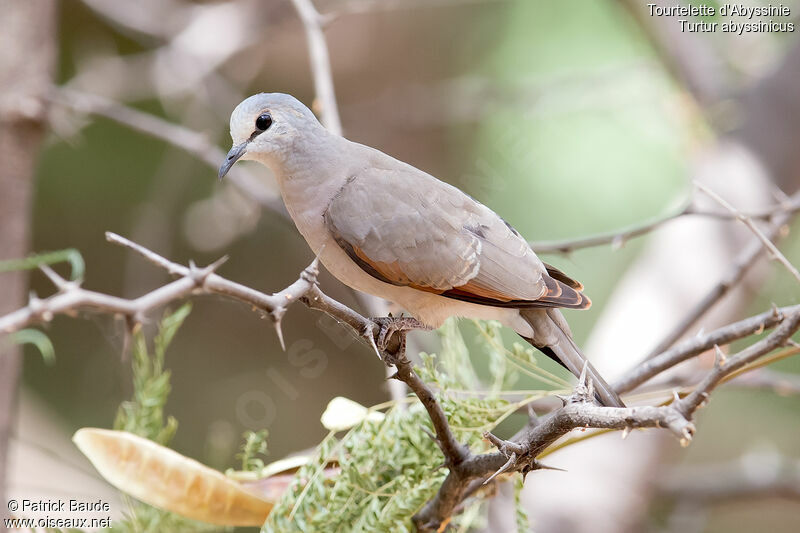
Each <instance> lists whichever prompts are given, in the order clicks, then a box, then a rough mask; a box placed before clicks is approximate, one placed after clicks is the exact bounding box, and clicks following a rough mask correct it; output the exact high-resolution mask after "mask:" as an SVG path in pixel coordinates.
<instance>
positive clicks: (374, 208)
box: [324, 166, 588, 307]
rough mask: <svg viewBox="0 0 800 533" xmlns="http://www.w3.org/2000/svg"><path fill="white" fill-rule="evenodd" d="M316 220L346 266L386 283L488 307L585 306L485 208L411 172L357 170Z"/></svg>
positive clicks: (585, 301) (577, 294) (582, 298)
mask: <svg viewBox="0 0 800 533" xmlns="http://www.w3.org/2000/svg"><path fill="white" fill-rule="evenodd" d="M324 217H325V222H326V225H327V227H328V229H329V230H330V231H331V233H332V234H333V236H334V238H335V239H336V242H337V243H338V244H339V246H341V247H342V249H343V250H344V251H345V252H347V254H348V255H349V256H350V257H351V258H352V259H353V261H355V262H356V263H357V264H358V265H359V266H360V267H361V268H362V269H363V270H365V271H366V272H368V273H369V274H370V275H372V276H373V277H375V278H377V279H379V280H381V281H384V282H386V283H391V284H393V285H400V286H408V287H413V288H415V289H419V290H423V291H428V292H434V293H437V294H441V295H442V296H447V297H450V298H455V299H459V300H465V301H470V302H473V303H479V304H485V305H493V306H509V307H586V306H587V305H588V299H587V298H586V297H585V296H583V295H582V294H580V292H578V291H577V290H574V289H573V288H571V287H570V286H569V285H568V284H566V283H563V282H562V281H559V279H558V278H556V279H553V278H551V277H550V276H549V275H548V274H547V271H546V269H545V266H544V265H543V263H542V262H541V261H539V259H538V258H537V257H536V254H534V252H533V250H531V248H530V246H529V245H528V243H527V242H526V241H525V240H524V239H523V238H522V237H521V236H520V235H519V234H518V233H517V232H516V231H515V230H514V229H513V228H512V227H511V226H509V225H508V224H507V223H506V222H505V221H504V220H503V219H502V218H500V217H499V216H498V215H497V214H495V213H494V212H493V211H492V210H490V209H489V208H487V207H486V206H484V205H482V204H480V203H479V202H477V201H475V200H473V199H472V198H471V197H469V196H468V195H466V194H464V193H463V192H461V191H460V190H458V189H456V188H455V187H452V186H450V185H448V184H446V183H444V182H441V181H439V180H437V179H436V178H434V177H432V176H430V175H428V174H425V173H424V172H422V171H419V170H417V169H414V168H413V167H407V166H403V167H402V168H400V169H392V170H384V169H378V168H370V169H367V170H364V171H362V172H361V173H360V174H358V175H356V176H354V177H353V178H352V179H350V180H349V181H348V182H347V183H346V184H345V185H344V187H342V189H341V190H340V191H339V193H338V194H337V195H336V196H335V197H334V198H333V200H332V201H331V203H330V204H329V206H328V209H327V210H326V212H325V215H324ZM556 273H557V274H556V276H559V277H562V276H563V278H562V279H566V280H569V278H567V277H566V275H564V274H563V273H561V272H560V271H558V270H556ZM570 281H571V280H570ZM573 283H575V284H576V285H577V282H573Z"/></svg>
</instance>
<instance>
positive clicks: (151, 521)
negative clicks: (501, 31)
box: [108, 499, 233, 533]
mask: <svg viewBox="0 0 800 533" xmlns="http://www.w3.org/2000/svg"><path fill="white" fill-rule="evenodd" d="M128 501H129V503H130V512H128V513H125V518H124V519H123V520H121V521H120V522H119V523H116V524H114V525H113V526H111V528H110V529H109V530H108V531H110V532H111V533H204V532H209V533H211V532H214V533H219V532H220V531H233V528H222V527H220V526H215V525H213V524H204V523H203V522H197V521H195V520H189V519H188V518H184V517H182V516H179V515H176V514H173V513H170V512H167V511H162V510H161V509H157V508H155V507H151V506H150V505H147V504H144V503H140V502H136V501H132V500H130V499H128Z"/></svg>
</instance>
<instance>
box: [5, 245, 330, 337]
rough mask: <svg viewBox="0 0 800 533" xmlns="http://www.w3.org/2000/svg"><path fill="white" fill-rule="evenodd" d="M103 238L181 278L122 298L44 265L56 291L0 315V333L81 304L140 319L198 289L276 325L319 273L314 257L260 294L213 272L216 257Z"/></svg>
mask: <svg viewBox="0 0 800 533" xmlns="http://www.w3.org/2000/svg"><path fill="white" fill-rule="evenodd" d="M106 238H107V239H108V240H109V241H110V242H113V243H115V244H119V245H122V246H124V247H126V248H129V249H131V250H133V251H135V252H137V253H138V254H140V255H141V256H143V257H144V258H145V259H147V260H148V261H150V262H151V263H153V264H155V265H157V266H159V267H161V268H163V269H165V270H166V271H167V272H169V273H170V274H172V275H174V276H180V277H179V278H178V279H177V280H175V281H173V282H171V283H168V284H167V285H163V286H161V287H159V288H157V289H154V290H153V291H150V292H148V293H147V294H144V295H142V296H140V297H138V298H134V299H125V298H120V297H117V296H111V295H108V294H103V293H99V292H95V291H90V290H87V289H83V288H81V287H80V285H79V284H78V283H75V282H69V281H67V280H65V279H63V278H61V277H60V276H58V274H56V273H55V272H53V271H52V270H49V269H47V270H46V274H47V275H48V277H49V278H50V279H51V280H53V282H54V283H55V285H56V287H57V288H58V290H59V292H58V293H56V294H55V295H53V296H50V297H49V298H45V299H39V298H37V297H36V296H35V295H34V296H32V297H31V299H30V301H29V302H28V305H27V306H25V307H23V308H21V309H18V310H17V311H14V312H12V313H9V314H7V315H5V316H2V317H0V333H10V332H13V331H17V330H20V329H22V328H24V327H27V326H30V325H32V324H37V323H41V322H49V321H50V320H52V319H53V317H54V316H55V315H59V314H67V313H71V312H74V311H77V310H83V309H91V310H96V311H101V312H105V313H112V314H120V315H124V316H128V317H131V318H132V319H134V320H135V321H139V322H141V321H143V320H144V318H145V315H146V314H147V313H148V312H149V311H151V310H153V309H156V308H159V307H162V306H164V305H167V304H169V303H170V302H173V301H175V300H179V299H182V298H185V297H187V296H190V295H192V294H198V293H199V294H221V295H224V296H227V297H229V298H232V299H235V300H239V301H241V302H245V303H248V304H250V305H252V306H254V307H255V308H257V309H261V310H263V311H265V312H267V313H269V315H270V317H271V318H272V319H273V321H274V322H275V324H276V328H278V330H279V329H280V322H281V318H282V317H283V314H284V313H285V311H286V309H287V307H288V306H289V305H290V304H291V303H293V302H294V301H296V300H298V299H299V298H300V297H301V296H303V295H304V294H305V293H306V292H308V291H309V290H310V289H311V287H313V286H314V283H315V282H316V275H317V272H318V270H317V261H316V260H314V262H313V263H311V265H310V266H309V267H308V268H306V269H305V270H304V271H303V273H302V274H301V275H300V278H299V279H298V280H297V281H295V282H294V283H293V284H291V285H290V286H289V287H287V288H285V289H284V290H282V291H280V292H277V293H275V294H265V293H263V292H260V291H257V290H255V289H251V288H250V287H247V286H244V285H241V284H239V283H236V282H233V281H230V280H227V279H225V278H223V277H222V276H219V275H217V274H215V273H214V270H215V269H217V268H218V267H219V266H220V265H221V264H222V262H221V261H217V262H216V263H214V264H212V265H210V266H208V267H204V268H198V267H196V266H194V264H191V265H190V266H188V267H187V266H183V265H180V264H178V263H174V262H172V261H170V260H168V259H166V258H164V257H162V256H160V255H158V254H156V253H155V252H153V251H151V250H148V249H147V248H144V247H143V246H141V245H138V244H136V243H134V242H131V241H129V240H128V239H125V238H124V237H121V236H119V235H116V234H114V233H106Z"/></svg>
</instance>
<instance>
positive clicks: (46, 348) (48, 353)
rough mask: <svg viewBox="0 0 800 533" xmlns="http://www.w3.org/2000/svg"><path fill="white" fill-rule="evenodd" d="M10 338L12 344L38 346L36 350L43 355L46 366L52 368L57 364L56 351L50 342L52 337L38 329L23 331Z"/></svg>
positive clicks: (13, 334)
mask: <svg viewBox="0 0 800 533" xmlns="http://www.w3.org/2000/svg"><path fill="white" fill-rule="evenodd" d="M10 338H11V342H13V343H15V344H32V345H34V346H36V349H37V350H39V353H40V354H42V359H44V362H45V364H47V365H50V366H52V365H54V364H55V362H56V350H55V348H53V343H52V342H50V337H48V336H47V335H45V334H44V333H42V332H41V331H39V330H38V329H31V328H28V329H22V330H19V331H17V332H15V333H12V334H11V335H10Z"/></svg>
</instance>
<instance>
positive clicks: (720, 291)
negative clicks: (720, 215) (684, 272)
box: [648, 193, 800, 357]
mask: <svg viewBox="0 0 800 533" xmlns="http://www.w3.org/2000/svg"><path fill="white" fill-rule="evenodd" d="M798 201H800V193H795V194H794V195H792V196H791V203H792V204H794V203H796V202H798ZM794 213H795V211H792V210H790V211H786V212H781V211H779V212H778V213H777V214H776V215H775V216H774V217H773V218H772V219H771V220H770V224H769V226H767V228H766V229H765V230H764V235H765V236H766V237H767V238H768V239H769V240H775V239H777V238H778V237H780V236H781V231H782V229H783V227H784V226H785V225H786V224H788V223H789V222H790V221H791V220H792V216H793V214H794ZM763 252H764V247H763V245H762V243H761V241H760V240H759V239H753V240H752V242H750V243H749V244H748V245H747V246H746V247H745V248H744V249H743V250H742V251H741V253H740V254H739V255H738V256H737V257H736V259H735V260H734V261H733V264H732V265H731V266H730V269H729V270H728V271H727V272H726V273H725V275H724V276H723V277H722V278H721V279H720V280H719V282H717V284H716V285H714V287H712V288H711V290H710V291H708V293H706V295H705V296H704V297H703V298H702V299H701V300H700V301H699V302H698V303H697V304H696V305H695V306H694V307H693V308H692V309H691V310H690V311H689V312H688V313H687V314H686V315H685V316H684V317H683V318H682V319H681V321H680V322H679V323H678V324H677V325H676V326H675V327H674V328H673V329H672V331H670V332H669V334H668V335H667V336H666V337H664V339H662V340H661V342H659V343H658V344H657V345H656V347H655V348H653V349H652V350H651V351H650V354H648V357H654V356H656V355H658V354H660V353H661V352H664V351H666V350H667V349H669V347H670V346H672V345H673V344H675V342H677V341H678V339H680V338H681V337H683V335H685V334H686V332H687V331H688V330H689V329H690V328H691V327H692V326H693V325H695V324H696V323H697V321H698V320H700V319H701V318H702V317H703V316H704V315H705V314H706V313H707V312H708V311H709V309H711V308H712V307H713V306H714V304H716V303H717V302H718V301H720V300H721V299H722V297H723V296H725V295H726V294H728V292H729V291H730V290H731V289H732V288H733V287H735V286H736V284H737V283H739V282H740V281H741V280H742V278H744V276H745V274H747V272H748V271H749V270H750V269H751V268H752V267H753V265H755V263H756V260H757V259H758V257H759V256H760V255H761V254H762V253H763Z"/></svg>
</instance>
